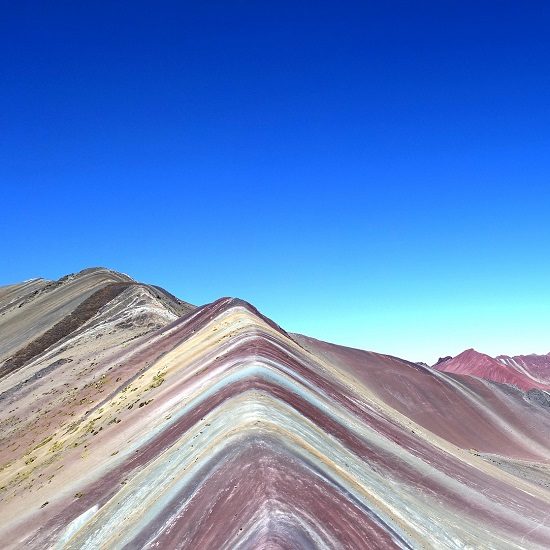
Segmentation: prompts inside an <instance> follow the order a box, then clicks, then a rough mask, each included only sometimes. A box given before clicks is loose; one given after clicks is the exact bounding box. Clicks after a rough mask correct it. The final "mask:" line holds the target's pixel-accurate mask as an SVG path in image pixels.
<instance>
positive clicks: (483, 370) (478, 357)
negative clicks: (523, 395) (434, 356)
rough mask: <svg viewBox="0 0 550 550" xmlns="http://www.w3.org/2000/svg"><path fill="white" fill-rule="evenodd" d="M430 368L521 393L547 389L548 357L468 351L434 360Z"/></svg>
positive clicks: (549, 376) (549, 373) (549, 372)
mask: <svg viewBox="0 0 550 550" xmlns="http://www.w3.org/2000/svg"><path fill="white" fill-rule="evenodd" d="M434 368H436V369H438V370H440V371H442V372H450V373H454V374H462V375H469V376H477V377H479V378H484V379H485V380H492V381H494V382H499V383H501V384H511V385H513V386H516V387H518V388H520V389H523V390H529V389H532V388H538V389H543V390H550V354H548V355H534V354H531V355H517V356H515V357H509V356H507V355H499V356H498V357H490V356H489V355H485V354H484V353H479V352H478V351H475V350H474V349H468V350H466V351H464V352H462V353H461V354H460V355H457V356H456V357H452V358H451V357H449V358H445V359H444V360H440V361H438V362H437V363H436V364H435V365H434Z"/></svg>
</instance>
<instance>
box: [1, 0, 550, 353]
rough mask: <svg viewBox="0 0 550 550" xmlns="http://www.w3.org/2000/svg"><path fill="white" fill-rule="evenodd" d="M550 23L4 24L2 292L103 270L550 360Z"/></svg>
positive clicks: (215, 11)
mask: <svg viewBox="0 0 550 550" xmlns="http://www.w3.org/2000/svg"><path fill="white" fill-rule="evenodd" d="M549 29H550V3H549V2H529V1H527V2H517V1H514V2H506V1H501V2H495V1H490V2H489V1H486V2H483V1H476V2H464V1H460V2H458V1H456V2H451V1H445V2H442V1H440V0H439V1H434V2H422V1H418V2H417V1H415V2H413V1H408V2H396V1H387V2H365V1H363V2H322V1H315V2H296V1H292V2H287V1H278V2H258V1H252V0H250V1H232V2H227V1H225V2H221V1H210V2H185V1H180V2H163V1H155V2H140V1H132V2H116V1H109V2H74V1H71V2H68V1H56V2H25V1H18V2H3V4H2V17H1V18H0V61H1V71H0V247H1V248H0V251H1V260H0V262H1V263H0V284H4V283H10V282H15V281H19V280H23V279H28V278H31V277H36V276H43V277H47V278H57V277H59V276H61V275H63V274H65V273H68V272H74V271H78V270H80V269H82V268H84V267H88V266H94V265H105V266H109V267H111V268H113V269H117V270H120V271H123V272H126V273H128V274H130V275H132V276H133V277H135V278H137V279H139V280H143V281H146V282H152V283H156V284H159V285H161V286H164V287H165V288H167V289H168V290H170V291H172V292H173V293H175V294H177V295H179V296H180V297H181V298H183V299H185V300H187V301H190V302H193V303H197V304H200V303H205V302H208V301H211V300H213V299H215V298H217V297H219V296H223V295H233V296H239V297H242V298H244V299H246V300H249V301H251V302H253V303H254V304H255V305H256V306H257V307H258V308H259V309H260V310H262V311H263V312H264V313H265V314H267V315H268V316H270V317H272V318H273V319H274V320H275V321H277V322H278V323H279V324H281V325H282V326H284V327H285V328H286V329H288V330H291V331H298V332H303V333H307V334H310V335H312V336H316V337H319V338H322V339H327V340H330V341H334V342H338V343H344V344H348V345H353V346H356V347H362V348H367V349H372V350H375V351H380V352H385V353H391V354H394V355H398V356H402V357H405V358H408V359H412V360H423V361H427V362H433V361H434V360H435V359H437V357H439V356H440V355H447V354H450V355H454V354H457V353H459V352H460V351H462V350H463V349H465V348H469V347H475V348H476V349H478V350H480V351H484V352H487V353H490V354H498V353H509V354H514V353H529V352H537V353H547V352H549V351H550V334H549V329H550V32H549Z"/></svg>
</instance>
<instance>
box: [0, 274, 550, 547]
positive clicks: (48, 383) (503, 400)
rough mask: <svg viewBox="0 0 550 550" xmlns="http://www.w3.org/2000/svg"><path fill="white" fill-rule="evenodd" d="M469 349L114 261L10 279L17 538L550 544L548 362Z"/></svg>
mask: <svg viewBox="0 0 550 550" xmlns="http://www.w3.org/2000/svg"><path fill="white" fill-rule="evenodd" d="M470 355H471V354H470ZM458 358H460V356H458ZM458 358H454V359H449V360H446V361H444V362H441V363H440V364H438V365H437V368H433V367H428V366H426V365H420V364H416V363H412V362H409V361H406V360H403V359H398V358H396V357H391V356H388V355H382V354H377V353H373V352H367V351H361V350H356V349H350V348H345V347H341V346H337V345H333V344H328V343H325V342H321V341H318V340H315V339H313V338H309V337H307V336H303V335H297V334H289V333H287V332H285V330H284V329H282V328H281V327H279V326H278V325H276V324H275V323H273V322H272V321H271V320H269V319H267V318H266V317H264V316H263V315H262V314H261V313H259V312H258V311H257V310H256V309H255V308H254V307H253V306H252V305H250V304H248V303H246V302H243V301H241V300H238V299H233V298H222V299H220V300H217V301H215V302H213V303H211V304H207V305H205V306H201V307H194V306H192V305H190V304H188V303H186V302H183V301H181V300H179V299H177V298H175V297H174V296H172V295H171V294H169V293H168V292H166V291H164V290H162V289H160V288H158V287H155V286H151V285H146V284H140V283H137V282H135V281H134V280H132V279H131V278H130V277H128V276H126V275H123V274H120V273H116V272H113V271H109V270H106V269H101V268H97V269H90V270H85V271H82V272H80V273H78V274H76V275H70V276H67V277H64V278H62V279H60V280H59V281H55V282H50V281H45V280H42V279H33V280H30V281H26V282H24V283H21V284H17V285H10V286H7V287H0V404H1V406H0V517H1V518H2V522H1V523H0V541H1V545H2V547H4V548H23V547H24V548H40V549H42V548H90V549H96V548H123V547H124V548H152V547H157V548H212V549H219V548H273V549H275V548H289V549H290V548H293V549H294V548H361V549H363V548H495V549H501V548H530V549H531V548H548V547H550V519H549V518H550V516H549V510H550V475H549V460H550V437H549V435H550V415H549V411H550V409H549V408H548V406H547V405H546V404H545V399H546V396H547V393H546V389H547V386H545V384H546V383H547V381H548V368H547V366H545V365H547V363H544V360H543V359H540V360H539V359H518V358H506V359H504V358H497V360H495V361H496V362H497V363H498V365H497V366H498V368H502V369H504V370H505V371H506V373H508V371H509V369H511V371H513V374H514V376H515V377H514V378H513V380H512V379H509V378H508V374H506V375H505V376H504V375H503V377H500V378H499V375H497V374H495V373H497V371H498V369H497V366H495V365H493V363H492V362H489V363H487V364H488V365H489V367H487V366H486V365H485V363H486V360H485V359H483V365H482V367H483V368H481V367H480V368H477V370H476V369H475V368H473V367H472V368H470V367H468V369H465V368H463V367H462V366H461V365H464V364H465V362H464V361H463V359H464V358H461V359H460V361H458V360H457V359H458ZM472 361H473V359H472ZM457 365H459V366H457ZM493 367H494V369H497V370H494V369H493ZM453 369H454V370H453ZM447 371H449V372H447ZM498 372H499V371H498ZM515 373H520V374H521V376H520V378H521V380H523V381H524V380H525V379H528V380H529V381H530V383H529V385H525V384H523V383H522V382H520V383H518V378H517V376H516V375H515ZM503 382H506V383H503ZM532 391H536V392H538V393H537V396H538V398H535V397H534V394H533V393H529V392H532Z"/></svg>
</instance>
